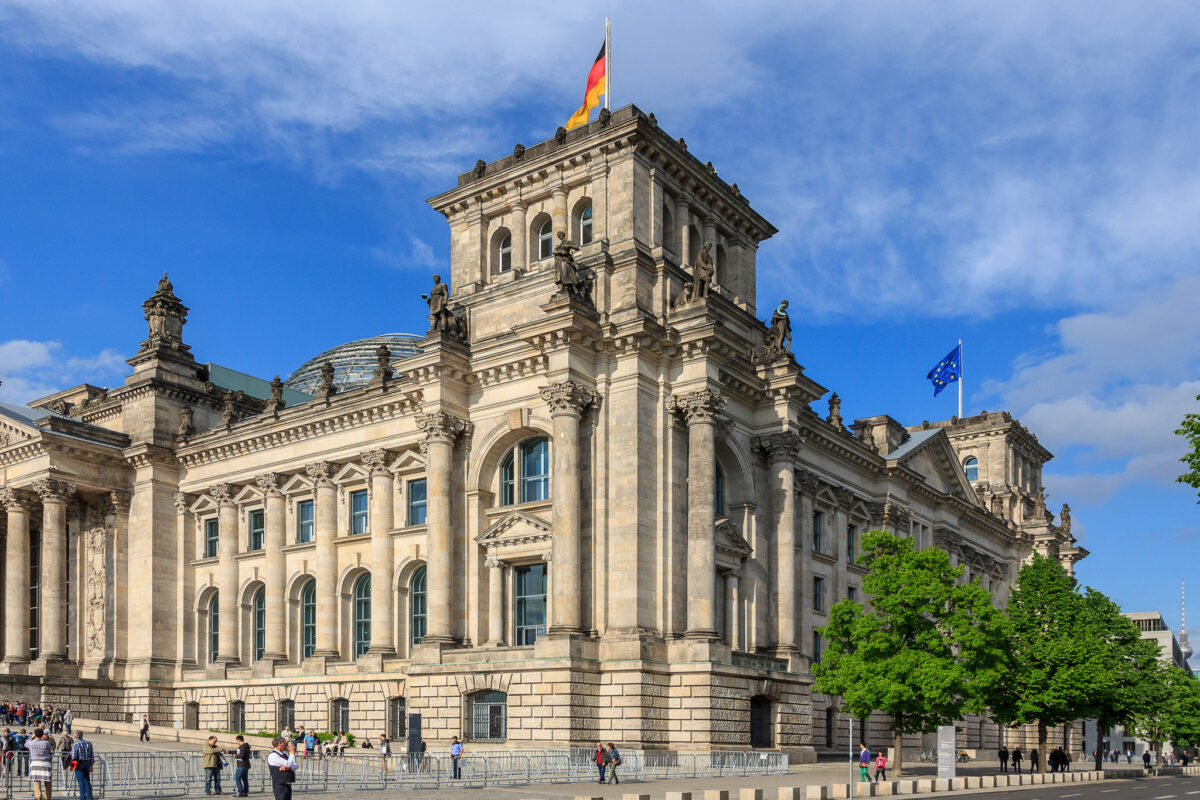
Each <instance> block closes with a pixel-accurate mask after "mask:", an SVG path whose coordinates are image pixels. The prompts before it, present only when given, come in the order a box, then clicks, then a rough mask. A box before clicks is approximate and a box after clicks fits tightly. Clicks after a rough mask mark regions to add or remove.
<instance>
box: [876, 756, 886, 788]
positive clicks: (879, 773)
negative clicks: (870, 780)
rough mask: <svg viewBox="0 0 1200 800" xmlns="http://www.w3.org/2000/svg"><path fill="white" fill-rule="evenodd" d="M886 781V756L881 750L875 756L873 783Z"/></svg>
mask: <svg viewBox="0 0 1200 800" xmlns="http://www.w3.org/2000/svg"><path fill="white" fill-rule="evenodd" d="M886 780H887V755H885V754H884V752H883V751H882V750H880V751H879V752H878V753H876V754H875V782H876V783H879V782H880V781H886Z"/></svg>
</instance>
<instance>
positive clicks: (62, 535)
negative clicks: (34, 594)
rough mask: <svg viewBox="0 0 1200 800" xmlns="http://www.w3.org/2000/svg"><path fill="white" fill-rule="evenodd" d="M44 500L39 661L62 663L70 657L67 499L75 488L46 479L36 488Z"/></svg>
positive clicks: (63, 482)
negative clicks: (67, 596) (67, 591)
mask: <svg viewBox="0 0 1200 800" xmlns="http://www.w3.org/2000/svg"><path fill="white" fill-rule="evenodd" d="M33 489H34V491H36V492H37V493H38V495H40V496H41V498H42V552H41V579H40V580H39V584H40V587H41V602H40V603H39V604H38V605H39V606H40V608H41V614H42V620H41V627H40V631H41V642H40V646H39V648H38V658H40V659H42V660H44V661H62V660H63V659H65V658H66V655H67V620H66V609H67V602H66V601H67V598H66V587H67V500H68V499H69V498H70V497H71V495H73V494H75V486H74V485H73V484H70V483H66V482H65V481H58V480H54V479H45V480H40V481H38V482H36V483H35V484H34V485H33Z"/></svg>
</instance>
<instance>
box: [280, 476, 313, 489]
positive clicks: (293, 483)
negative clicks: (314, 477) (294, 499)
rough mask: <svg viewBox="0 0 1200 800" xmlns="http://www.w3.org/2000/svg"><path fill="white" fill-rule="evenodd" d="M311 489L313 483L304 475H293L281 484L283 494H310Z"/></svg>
mask: <svg viewBox="0 0 1200 800" xmlns="http://www.w3.org/2000/svg"><path fill="white" fill-rule="evenodd" d="M312 488H313V482H312V481H311V480H309V479H308V478H307V477H305V476H304V475H293V476H292V477H290V478H288V479H287V482H286V483H284V484H283V493H284V494H300V493H302V492H310V491H312Z"/></svg>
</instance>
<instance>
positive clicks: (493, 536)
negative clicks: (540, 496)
mask: <svg viewBox="0 0 1200 800" xmlns="http://www.w3.org/2000/svg"><path fill="white" fill-rule="evenodd" d="M553 530H554V529H553V526H551V524H550V523H549V522H547V521H546V520H544V519H542V518H541V517H537V516H534V515H533V514H528V513H526V512H524V511H510V512H508V513H507V514H505V515H504V516H502V517H501V518H500V519H498V520H496V521H495V522H493V523H492V524H491V525H489V526H488V528H487V530H485V531H484V532H483V533H481V534H479V535H478V536H477V537H475V541H477V542H480V543H482V544H489V545H498V544H523V543H528V542H538V541H543V540H546V539H549V538H550V535H551V533H552V532H553Z"/></svg>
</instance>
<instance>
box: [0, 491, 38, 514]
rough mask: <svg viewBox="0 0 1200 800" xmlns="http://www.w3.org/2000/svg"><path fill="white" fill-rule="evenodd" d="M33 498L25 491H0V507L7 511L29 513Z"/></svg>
mask: <svg viewBox="0 0 1200 800" xmlns="http://www.w3.org/2000/svg"><path fill="white" fill-rule="evenodd" d="M34 499H35V496H34V495H33V494H32V493H30V492H28V491H26V490H25V489H0V505H2V506H4V508H5V509H6V510H8V511H29V510H31V509H32V508H33V504H34Z"/></svg>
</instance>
